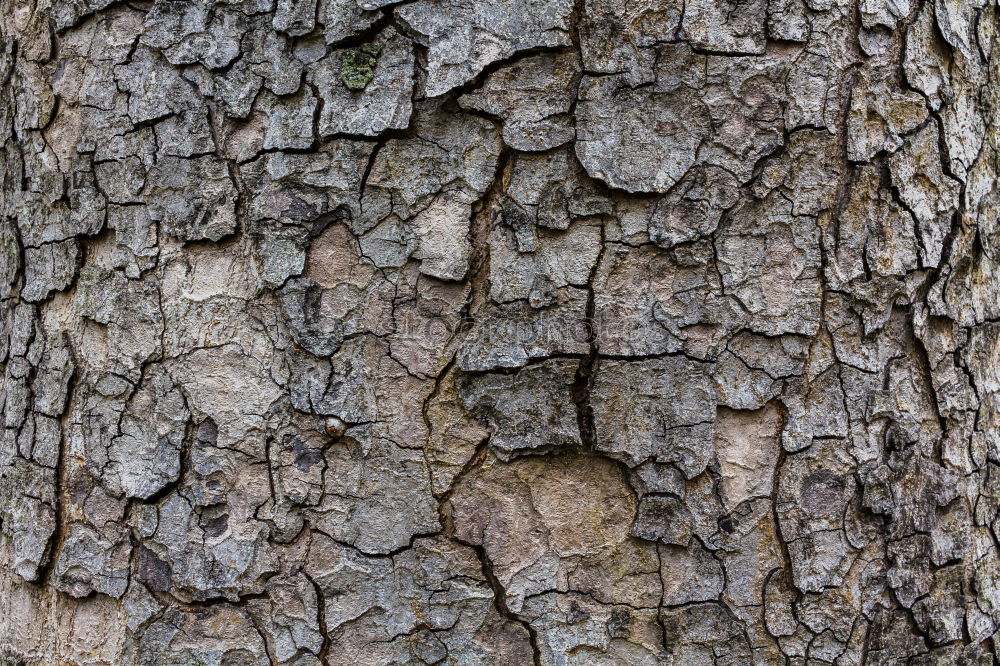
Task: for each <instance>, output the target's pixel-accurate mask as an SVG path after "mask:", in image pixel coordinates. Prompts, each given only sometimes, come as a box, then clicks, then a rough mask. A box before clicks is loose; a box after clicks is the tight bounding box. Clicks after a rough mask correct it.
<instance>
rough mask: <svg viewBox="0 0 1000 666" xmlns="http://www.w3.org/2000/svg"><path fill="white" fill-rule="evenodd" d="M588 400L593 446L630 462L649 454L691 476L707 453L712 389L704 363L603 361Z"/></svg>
mask: <svg viewBox="0 0 1000 666" xmlns="http://www.w3.org/2000/svg"><path fill="white" fill-rule="evenodd" d="M670 396H682V398H681V399H677V398H676V397H670ZM592 404H593V409H594V426H595V434H596V436H597V449H598V450H599V451H603V452H605V453H607V454H609V455H611V456H613V457H616V458H619V459H621V460H623V461H625V462H626V463H627V464H629V465H637V464H639V463H641V462H643V461H645V460H647V459H649V458H652V459H654V460H656V461H657V462H670V463H675V464H677V465H678V467H680V469H681V470H683V471H684V474H685V476H686V477H688V478H692V477H694V476H697V475H698V474H700V473H701V472H702V471H703V470H704V469H705V466H706V465H707V464H708V461H709V459H710V458H711V456H712V449H713V446H712V440H713V432H714V423H715V415H716V409H715V404H716V403H715V392H714V390H713V388H712V386H711V382H710V379H709V376H708V372H707V371H706V367H705V364H703V363H699V362H697V361H691V360H688V359H686V358H683V357H666V358H662V359H652V360H647V361H603V362H601V364H600V365H599V366H598V371H597V375H596V377H595V380H594V388H593V394H592Z"/></svg>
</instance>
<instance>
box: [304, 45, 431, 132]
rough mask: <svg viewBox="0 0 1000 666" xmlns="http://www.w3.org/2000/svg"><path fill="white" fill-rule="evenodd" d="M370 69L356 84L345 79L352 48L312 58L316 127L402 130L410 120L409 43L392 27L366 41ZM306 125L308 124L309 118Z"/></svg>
mask: <svg viewBox="0 0 1000 666" xmlns="http://www.w3.org/2000/svg"><path fill="white" fill-rule="evenodd" d="M371 44H372V45H373V48H376V47H377V53H375V54H373V55H372V56H371V59H372V61H373V64H372V65H371V68H370V73H366V74H365V76H364V77H363V78H364V79H365V80H364V81H363V83H361V84H360V85H355V84H352V83H351V82H350V81H349V80H347V79H345V73H344V72H345V68H347V67H348V66H349V63H350V54H351V53H352V50H350V49H347V50H343V51H336V52H334V53H333V54H331V55H330V56H328V57H327V58H324V59H322V60H320V61H319V62H317V63H316V64H315V65H314V67H315V69H314V70H313V71H314V72H315V73H314V74H313V80H314V82H315V84H316V87H317V88H318V90H319V95H320V98H321V99H322V100H323V108H322V110H321V111H320V114H319V132H320V135H322V136H330V135H332V134H359V135H365V136H378V135H379V134H381V133H382V132H384V131H386V130H388V129H405V128H406V127H407V126H408V125H409V123H410V113H411V112H412V105H411V99H412V97H413V62H414V59H413V45H412V44H411V43H410V41H409V40H407V39H405V38H404V37H403V36H402V35H400V34H399V33H398V32H396V31H395V30H393V29H391V28H390V29H388V30H385V31H384V32H382V33H380V34H379V35H378V36H377V37H376V41H374V42H372V43H371ZM306 124H309V123H308V122H307V123H306Z"/></svg>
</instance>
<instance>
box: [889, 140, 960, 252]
mask: <svg viewBox="0 0 1000 666" xmlns="http://www.w3.org/2000/svg"><path fill="white" fill-rule="evenodd" d="M938 135H939V134H938V128H937V126H936V125H935V124H933V123H932V124H930V125H928V126H927V127H925V128H924V129H922V130H920V132H918V133H917V134H915V135H914V136H913V137H912V138H910V139H908V140H907V141H906V143H905V145H904V146H903V149H902V150H901V151H900V152H899V153H897V154H896V155H894V156H893V157H892V158H890V160H889V165H890V169H891V171H892V179H893V184H894V185H895V186H896V187H897V188H898V190H899V195H900V198H901V200H902V202H903V203H904V204H905V205H906V207H907V208H908V209H909V211H910V213H911V214H912V215H913V217H914V218H915V219H916V222H917V231H918V233H919V237H918V239H919V242H920V259H921V261H922V263H923V265H925V266H937V265H938V264H939V262H940V261H941V253H942V252H943V251H944V238H945V236H946V235H947V234H948V232H949V231H950V230H951V226H952V215H953V214H954V212H955V210H956V208H957V206H958V194H959V185H958V183H956V182H955V180H954V179H952V178H951V177H950V176H948V175H946V174H945V173H944V172H943V171H942V169H941V158H940V152H939V149H938Z"/></svg>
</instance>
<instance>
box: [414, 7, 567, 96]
mask: <svg viewBox="0 0 1000 666" xmlns="http://www.w3.org/2000/svg"><path fill="white" fill-rule="evenodd" d="M572 10H573V3H571V2H568V0H527V1H526V2H524V3H523V5H522V6H517V7H510V6H507V5H506V4H504V3H500V2H496V1H495V0H487V1H486V2H479V3H476V4H474V5H472V6H471V7H467V6H464V5H462V4H461V3H460V2H457V1H456V0H421V1H420V2H416V3H414V4H409V5H405V6H403V7H400V8H399V9H397V10H396V16H397V17H398V18H399V19H400V20H401V21H402V22H403V24H404V25H405V26H406V28H407V29H408V30H410V31H412V33H413V34H414V35H415V39H416V40H417V41H418V42H419V43H420V44H422V45H424V46H426V47H427V49H428V62H427V81H426V82H425V83H424V94H425V95H427V96H428V97H437V96H438V95H442V94H444V93H446V92H448V91H449V90H451V89H452V88H455V87H456V86H460V85H462V84H464V83H466V82H468V81H470V80H472V79H473V78H475V77H476V76H477V75H478V74H479V73H480V72H481V71H482V70H483V69H484V68H485V67H486V66H487V65H489V64H490V63H492V62H496V61H500V60H505V59H507V58H510V57H511V56H513V55H515V54H517V53H518V52H520V51H524V50H526V49H531V48H538V47H554V46H564V45H567V44H569V41H570V40H569V35H568V31H569V28H570V25H569V18H570V13H571V12H572Z"/></svg>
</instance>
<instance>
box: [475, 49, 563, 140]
mask: <svg viewBox="0 0 1000 666" xmlns="http://www.w3.org/2000/svg"><path fill="white" fill-rule="evenodd" d="M579 68H580V65H579V62H578V59H577V56H576V54H548V53H545V54H542V55H537V56H532V57H529V58H524V59H523V60H520V61H518V62H517V63H515V64H513V65H510V66H509V67H506V68H504V69H500V70H497V71H496V72H494V73H493V74H490V75H489V76H488V77H487V78H486V81H485V82H484V83H483V85H482V86H481V87H480V88H479V89H478V90H474V91H473V92H471V93H467V94H465V95H462V97H461V98H460V99H459V104H461V105H462V107H463V108H466V109H475V110H477V111H485V112H486V113H490V114H493V115H497V116H500V117H501V118H503V120H504V126H503V139H504V142H505V143H506V144H507V145H508V146H510V147H511V148H514V149H515V150H525V151H538V150H549V149H551V148H555V147H556V146H561V145H562V144H564V143H567V142H569V141H572V140H573V139H574V138H575V136H576V134H575V131H574V128H573V121H572V118H571V117H570V113H569V112H570V110H571V107H572V105H573V102H574V101H575V93H576V88H577V85H578V84H579V81H580V72H579Z"/></svg>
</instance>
